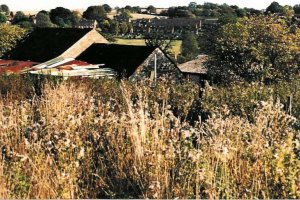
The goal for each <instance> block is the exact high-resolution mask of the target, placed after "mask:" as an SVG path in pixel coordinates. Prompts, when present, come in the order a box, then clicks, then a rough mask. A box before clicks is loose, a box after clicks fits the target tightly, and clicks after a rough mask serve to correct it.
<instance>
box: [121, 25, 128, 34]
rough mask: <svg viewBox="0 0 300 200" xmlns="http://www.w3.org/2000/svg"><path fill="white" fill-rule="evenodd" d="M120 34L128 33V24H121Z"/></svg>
mask: <svg viewBox="0 0 300 200" xmlns="http://www.w3.org/2000/svg"><path fill="white" fill-rule="evenodd" d="M120 32H121V33H122V34H126V33H128V25H127V23H126V22H122V23H121V24H120Z"/></svg>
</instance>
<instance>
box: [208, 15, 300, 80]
mask: <svg viewBox="0 0 300 200" xmlns="http://www.w3.org/2000/svg"><path fill="white" fill-rule="evenodd" d="M299 63H300V30H299V28H296V29H294V30H293V31H291V27H289V25H288V23H287V20H285V19H283V18H282V17H278V16H273V15H272V16H255V17H250V18H243V19H241V20H239V21H238V22H236V23H234V24H226V25H224V26H223V27H222V28H221V31H220V36H219V37H218V39H217V42H216V49H215V52H214V59H213V62H212V63H211V66H210V70H209V71H210V72H211V73H212V75H213V76H215V77H217V78H219V79H220V80H224V81H229V82H230V81H250V82H251V81H277V80H282V79H286V80H289V79H290V78H291V77H292V75H293V74H295V73H298V68H299Z"/></svg>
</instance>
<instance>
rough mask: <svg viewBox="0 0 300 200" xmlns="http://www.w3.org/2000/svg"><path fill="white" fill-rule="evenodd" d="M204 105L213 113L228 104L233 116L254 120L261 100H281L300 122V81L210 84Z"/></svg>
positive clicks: (295, 79)
mask: <svg viewBox="0 0 300 200" xmlns="http://www.w3.org/2000/svg"><path fill="white" fill-rule="evenodd" d="M202 100H203V106H204V108H205V109H206V110H207V111H209V112H211V113H216V112H218V111H219V109H220V106H222V105H226V106H227V107H228V109H229V110H230V112H231V114H232V115H236V116H240V117H247V118H250V119H253V116H251V113H253V111H254V110H255V109H256V108H257V106H258V102H262V101H265V102H266V101H270V100H271V101H274V102H276V101H279V102H280V103H281V104H283V105H284V110H285V111H286V112H288V113H289V114H291V115H293V116H294V117H296V118H297V119H298V123H299V122H300V103H299V102H300V80H299V78H298V77H295V78H294V79H293V80H292V81H281V82H278V83H276V84H272V85H265V84H262V83H251V84H250V83H236V84H234V85H231V86H218V87H206V89H205V92H204V95H203V99H202Z"/></svg>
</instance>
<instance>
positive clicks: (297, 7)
mask: <svg viewBox="0 0 300 200" xmlns="http://www.w3.org/2000/svg"><path fill="white" fill-rule="evenodd" d="M293 8H294V12H295V14H297V15H299V14H300V4H297V5H295V6H294V7H293Z"/></svg>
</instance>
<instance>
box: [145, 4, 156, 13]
mask: <svg viewBox="0 0 300 200" xmlns="http://www.w3.org/2000/svg"><path fill="white" fill-rule="evenodd" d="M147 11H148V12H149V13H156V8H155V7H154V6H152V5H150V6H148V7H147Z"/></svg>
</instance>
